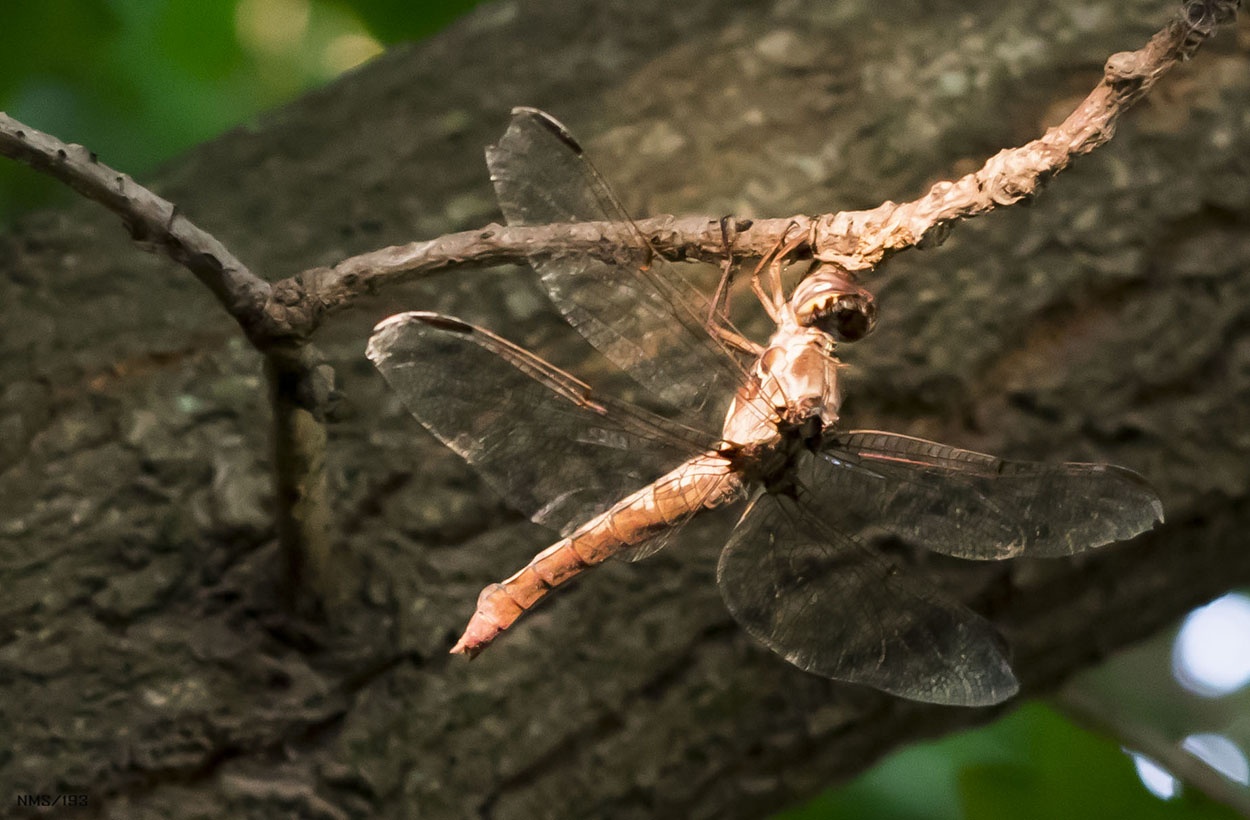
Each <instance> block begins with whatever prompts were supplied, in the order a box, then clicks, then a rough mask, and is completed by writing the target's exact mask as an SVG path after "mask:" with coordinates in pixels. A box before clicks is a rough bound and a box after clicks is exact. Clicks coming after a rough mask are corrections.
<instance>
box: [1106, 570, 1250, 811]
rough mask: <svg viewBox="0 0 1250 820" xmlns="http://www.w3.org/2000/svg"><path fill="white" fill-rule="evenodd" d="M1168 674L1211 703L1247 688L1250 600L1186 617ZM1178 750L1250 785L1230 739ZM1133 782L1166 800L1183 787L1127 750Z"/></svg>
mask: <svg viewBox="0 0 1250 820" xmlns="http://www.w3.org/2000/svg"><path fill="white" fill-rule="evenodd" d="M1172 674H1173V675H1174V676H1175V678H1176V681H1177V682H1178V683H1179V684H1180V685H1181V686H1183V687H1184V688H1185V689H1186V690H1188V691H1189V692H1192V693H1193V694H1195V695H1198V696H1199V697H1202V698H1208V699H1215V698H1222V697H1226V696H1228V695H1232V694H1233V693H1235V692H1237V691H1238V690H1240V689H1242V688H1244V687H1245V686H1246V685H1247V684H1248V683H1250V597H1247V596H1246V595H1244V594H1241V593H1238V592H1231V593H1229V594H1227V595H1225V596H1223V597H1221V598H1217V599H1216V600H1214V601H1212V602H1211V603H1209V604H1207V605H1206V606H1202V607H1198V608H1197V609H1195V610H1193V611H1192V612H1190V613H1189V615H1188V616H1186V618H1185V620H1184V622H1183V623H1182V624H1181V628H1180V630H1179V631H1178V633H1177V635H1176V640H1175V641H1174V642H1173V644H1172ZM1179 745H1180V748H1181V749H1183V750H1184V751H1186V752H1188V753H1189V754H1191V755H1193V756H1194V757H1196V758H1198V759H1199V760H1201V761H1202V762H1203V763H1205V764H1206V765H1207V766H1209V767H1210V768H1211V769H1212V770H1213V771H1215V772H1218V773H1219V774H1220V775H1222V776H1223V777H1225V778H1227V779H1228V780H1230V781H1232V782H1234V783H1239V784H1241V785H1242V786H1246V785H1250V761H1248V760H1247V757H1246V752H1245V750H1244V749H1242V748H1241V747H1240V746H1239V745H1238V744H1237V742H1236V741H1235V740H1233V739H1232V738H1230V737H1228V736H1226V735H1222V734H1216V733H1212V732H1203V733H1197V734H1191V735H1189V736H1188V737H1186V738H1185V739H1184V740H1182V741H1181V742H1180V744H1179ZM1125 751H1127V752H1128V753H1129V754H1130V755H1131V756H1132V758H1133V763H1134V765H1135V766H1136V767H1137V776H1138V777H1139V778H1141V782H1142V784H1143V785H1144V786H1145V787H1146V789H1148V790H1149V791H1150V792H1151V793H1152V794H1154V795H1156V796H1157V797H1160V798H1162V799H1164V800H1168V799H1171V798H1173V797H1176V796H1177V795H1179V794H1180V793H1181V784H1180V781H1178V780H1177V779H1176V778H1175V777H1173V775H1172V774H1171V773H1170V772H1169V771H1167V770H1166V769H1165V768H1163V767H1162V766H1160V765H1159V764H1158V763H1156V762H1155V761H1154V760H1151V759H1150V758H1149V757H1146V756H1145V755H1141V754H1138V753H1136V752H1133V751H1131V750H1128V749H1126V750H1125Z"/></svg>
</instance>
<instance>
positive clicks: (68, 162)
mask: <svg viewBox="0 0 1250 820" xmlns="http://www.w3.org/2000/svg"><path fill="white" fill-rule="evenodd" d="M0 156H6V157H9V158H10V159H15V160H17V161H18V162H21V163H23V164H25V165H28V166H30V167H31V168H33V169H35V170H36V171H39V172H40V173H44V174H47V175H48V176H50V177H52V178H54V179H57V180H59V181H61V182H63V183H65V184H66V185H68V186H69V187H71V188H73V189H74V190H75V191H77V192H78V193H80V194H82V195H83V196H85V197H86V198H87V199H90V200H93V201H95V202H98V203H100V204H101V205H103V206H104V207H105V208H107V209H109V210H110V211H112V212H113V213H115V214H117V215H118V216H120V217H121V219H122V224H123V225H125V226H126V230H127V231H128V232H129V233H130V236H131V238H132V239H134V241H135V242H137V243H138V244H139V246H140V247H141V248H143V249H144V250H147V251H152V252H156V251H162V252H164V253H165V255H166V256H168V257H169V258H170V259H172V260H174V261H175V262H177V263H178V264H180V265H182V266H183V267H185V268H186V269H187V270H189V271H191V273H193V274H195V277H196V278H197V279H199V280H200V282H202V283H203V284H204V286H205V287H207V288H208V289H209V290H210V291H211V292H212V294H213V296H215V297H217V301H219V302H221V304H222V306H223V307H225V309H226V311H227V312H228V313H229V314H230V315H231V316H232V317H234V319H235V320H236V321H237V322H238V323H239V326H240V327H242V328H243V332H244V333H245V334H247V336H248V338H254V337H255V335H256V334H257V333H258V331H260V330H261V329H262V324H261V319H262V312H261V308H262V306H263V305H264V304H265V301H266V299H268V297H269V283H268V282H266V281H264V280H263V279H261V278H260V277H258V276H256V275H255V274H254V273H252V272H251V271H250V270H248V268H247V266H246V265H244V264H243V263H242V262H240V261H239V260H238V259H237V258H235V256H234V254H232V253H231V252H230V251H229V250H228V249H227V248H226V246H225V245H223V244H222V243H221V242H219V241H218V240H217V239H216V238H215V237H214V236H212V235H211V234H209V233H208V232H207V231H204V230H202V229H201V228H199V227H198V226H196V225H195V224H194V223H193V222H191V220H189V219H187V218H186V216H184V215H183V214H181V213H179V211H178V206H176V205H174V204H173V203H172V202H169V201H168V200H165V199H162V198H161V197H159V196H157V195H156V194H154V193H152V192H151V191H149V190H148V189H147V188H144V187H143V186H142V185H139V184H138V183H136V182H135V181H134V180H133V179H131V178H130V176H129V175H128V174H123V173H121V172H120V171H115V170H113V169H112V168H110V167H108V166H107V165H105V164H104V163H102V162H100V161H99V160H98V159H97V158H96V155H95V154H94V153H93V152H91V151H88V150H87V149H86V148H84V147H83V146H81V145H73V144H66V143H64V142H61V141H60V140H59V139H57V138H56V137H54V136H52V135H51V134H45V133H43V132H42V131H39V130H36V129H34V128H31V127H30V126H28V125H23V124H22V123H20V122H18V121H17V120H15V119H13V118H12V117H10V116H9V115H7V114H5V113H4V112H0Z"/></svg>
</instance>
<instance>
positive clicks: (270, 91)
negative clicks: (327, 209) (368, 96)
mask: <svg viewBox="0 0 1250 820" xmlns="http://www.w3.org/2000/svg"><path fill="white" fill-rule="evenodd" d="M477 2H478V0H440V2H437V3H435V2H425V3H412V2H407V0H169V2H159V1H158V0H42V2H38V3H28V2H19V3H10V4H7V5H6V7H5V20H4V25H3V26H0V111H7V112H8V113H9V114H11V115H13V116H14V117H16V118H17V119H19V120H21V121H23V122H25V123H27V124H29V125H31V126H33V127H35V128H38V129H40V130H43V131H48V132H50V133H53V134H55V135H56V136H58V137H60V138H62V139H64V140H66V141H67V142H78V143H82V144H83V145H86V146H88V147H90V148H91V149H92V150H94V151H95V152H96V153H97V154H98V155H99V156H100V158H101V160H103V161H104V162H106V163H108V164H109V165H111V166H113V167H115V168H117V169H119V170H122V171H126V172H128V173H131V174H135V175H139V176H141V175H143V174H145V173H147V172H150V171H151V170H152V169H153V168H155V167H156V166H157V165H159V164H160V163H161V162H162V161H164V160H166V159H168V158H169V157H171V156H173V155H175V154H177V153H178V152H180V151H183V150H185V149H187V148H189V147H190V146H192V145H194V144H196V143H197V142H201V141H203V140H205V139H208V138H209V137H212V136H214V135H215V134H218V133H220V132H222V131H224V130H226V129H227V128H230V127H232V126H235V125H239V124H240V123H244V122H246V121H247V120H248V119H249V118H251V117H254V116H256V115H257V114H259V113H260V112H262V111H264V110H266V109H268V108H272V107H273V106H275V105H277V104H279V103H281V102H283V101H285V100H288V99H291V98H293V97H295V96H296V95H297V94H299V93H301V92H303V91H306V90H307V89H309V88H311V87H314V86H316V85H319V84H322V83H325V82H326V81H328V80H330V79H332V78H333V77H335V76H337V75H338V74H339V73H341V72H342V71H344V70H346V69H348V68H350V67H351V66H353V65H355V64H357V63H359V62H361V61H362V60H364V59H367V58H368V57H370V56H373V55H374V54H376V53H378V52H379V51H381V50H382V48H384V47H385V46H387V45H391V44H393V43H398V42H402V41H405V40H412V39H417V38H420V37H424V36H427V35H429V34H432V33H434V32H435V31H437V30H438V29H439V28H441V27H443V26H445V25H446V24H447V23H449V22H451V21H452V20H453V19H455V18H456V17H458V16H460V15H462V14H464V13H465V12H467V11H468V10H469V9H470V8H472V7H473V6H474V5H476V4H477ZM70 197H71V195H70V194H69V193H68V192H67V191H66V190H65V189H64V188H63V187H62V186H59V185H57V184H56V183H54V182H51V181H49V180H47V179H46V178H44V177H42V176H40V175H38V174H35V173H34V172H33V171H29V170H28V169H26V168H24V167H21V166H18V165H16V164H15V163H11V162H5V163H0V224H3V223H6V222H9V221H10V220H12V218H13V217H14V216H15V215H16V214H18V213H21V212H22V211H25V210H29V209H31V208H35V207H39V206H43V205H49V204H54V203H62V202H68V201H69V199H70Z"/></svg>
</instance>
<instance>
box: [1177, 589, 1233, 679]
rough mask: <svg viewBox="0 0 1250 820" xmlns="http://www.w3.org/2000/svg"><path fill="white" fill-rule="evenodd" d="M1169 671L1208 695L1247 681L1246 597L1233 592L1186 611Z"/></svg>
mask: <svg viewBox="0 0 1250 820" xmlns="http://www.w3.org/2000/svg"><path fill="white" fill-rule="evenodd" d="M1172 672H1173V674H1174V675H1175V676H1176V679H1177V681H1179V682H1180V684H1181V685H1182V686H1184V687H1185V688H1186V689H1188V690H1189V691H1191V692H1193V693H1194V694H1196V695H1201V696H1203V697H1208V698H1215V697H1222V696H1224V695H1228V694H1231V693H1233V692H1235V691H1237V690H1238V689H1241V688H1242V687H1243V686H1245V685H1246V684H1247V683H1248V682H1250V598H1248V597H1246V596H1245V595H1242V594H1241V593H1237V592H1233V593H1229V594H1228V595H1225V596H1224V597H1222V598H1217V599H1216V600H1214V601H1212V602H1211V603H1209V604H1207V605H1206V606H1204V607H1199V608H1198V609H1195V610H1194V611H1193V612H1191V613H1189V615H1188V616H1187V617H1186V618H1185V622H1184V624H1183V625H1182V626H1181V630H1180V633H1179V634H1178V635H1177V636H1176V643H1175V644H1174V645H1173V647H1172Z"/></svg>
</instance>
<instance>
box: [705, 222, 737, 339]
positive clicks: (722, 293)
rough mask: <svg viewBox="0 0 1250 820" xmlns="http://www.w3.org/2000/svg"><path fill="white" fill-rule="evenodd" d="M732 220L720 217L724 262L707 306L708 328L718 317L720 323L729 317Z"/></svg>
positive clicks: (732, 240) (731, 270)
mask: <svg viewBox="0 0 1250 820" xmlns="http://www.w3.org/2000/svg"><path fill="white" fill-rule="evenodd" d="M732 222H733V217H729V216H722V217H721V218H720V236H721V241H722V242H723V243H724V244H725V262H724V264H723V265H722V270H721V275H720V281H719V282H717V283H716V292H715V293H713V294H712V303H711V304H710V305H709V306H708V311H707V326H708V327H709V328H710V327H714V326H715V325H716V324H717V319H718V318H719V319H720V321H721V322H722V323H723V322H725V321H727V320H728V318H729V314H728V311H727V310H726V307H725V305H726V303H727V302H728V300H729V287H730V285H732V284H733V275H734V249H733V243H734V238H733V233H732V229H731V227H730V226H731V223H732Z"/></svg>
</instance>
